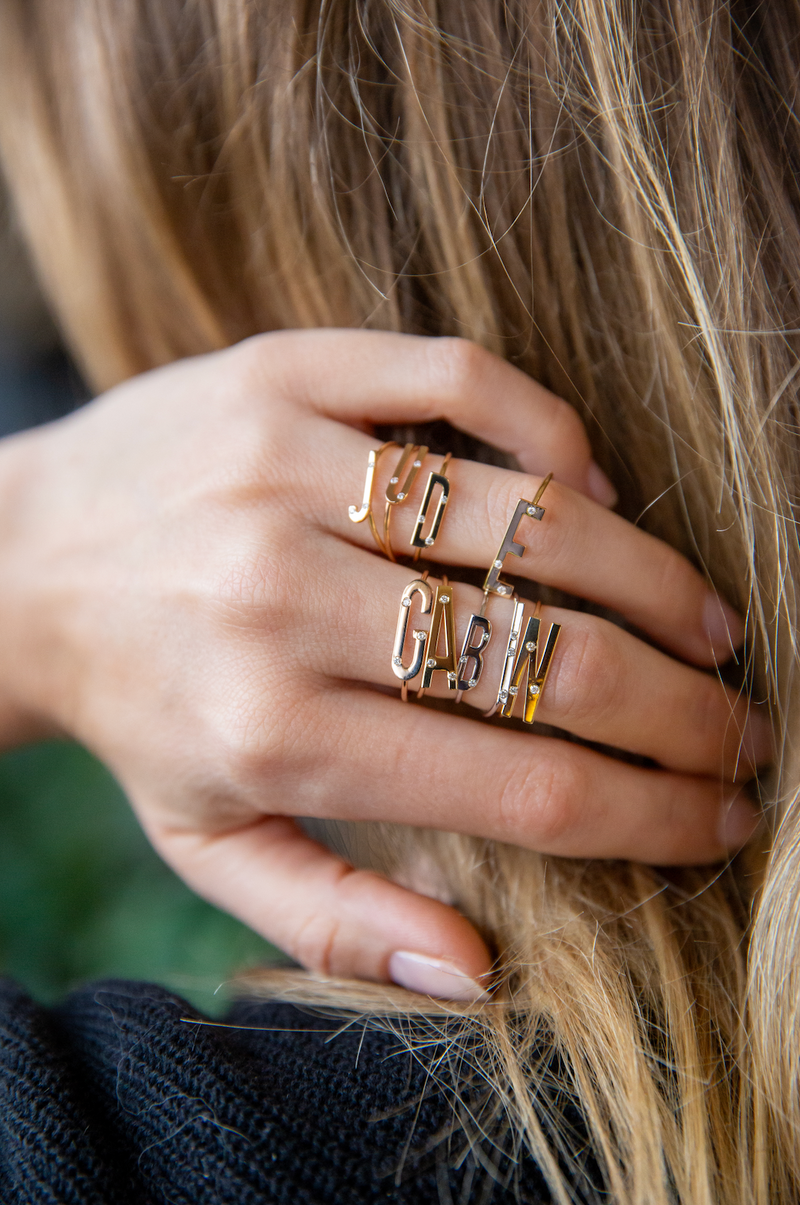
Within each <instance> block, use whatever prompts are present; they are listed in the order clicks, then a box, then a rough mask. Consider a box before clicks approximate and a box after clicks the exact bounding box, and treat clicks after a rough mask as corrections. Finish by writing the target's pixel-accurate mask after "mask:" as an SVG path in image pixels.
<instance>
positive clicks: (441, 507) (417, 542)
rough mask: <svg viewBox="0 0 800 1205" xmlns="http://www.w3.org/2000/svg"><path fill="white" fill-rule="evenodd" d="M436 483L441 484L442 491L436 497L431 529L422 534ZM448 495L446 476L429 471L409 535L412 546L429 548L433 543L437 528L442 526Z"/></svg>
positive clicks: (448, 483)
mask: <svg viewBox="0 0 800 1205" xmlns="http://www.w3.org/2000/svg"><path fill="white" fill-rule="evenodd" d="M437 485H438V486H441V490H442V492H441V494H440V495H439V497H438V499H437V502H436V510H435V511H434V512H433V520H432V521H431V529H430V531H429V532H428V534H427V536H423V534H422V528H423V527H424V526H425V520H426V519H427V517H428V510H429V509H430V505H431V499H432V497H433V491H434V489H435V488H436V486H437ZM449 497H450V482H449V480H448V479H447V477H443V476H442V474H441V473H431V474H430V476H429V477H428V481H427V484H426V486H425V493H424V495H423V498H422V505H421V506H420V508H419V514H418V515H417V522H416V526H415V527H414V534H413V535H412V537H411V547H412V548H430V547H431V546H432V545H433V544H434V543H435V541H436V537H437V536H438V534H439V528H440V527H441V526H442V519H443V518H444V512H445V507H446V506H447V501H448V498H449Z"/></svg>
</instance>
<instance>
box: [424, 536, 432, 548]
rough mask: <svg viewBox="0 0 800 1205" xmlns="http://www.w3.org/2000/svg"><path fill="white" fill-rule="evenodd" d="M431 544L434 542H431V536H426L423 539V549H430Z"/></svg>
mask: <svg viewBox="0 0 800 1205" xmlns="http://www.w3.org/2000/svg"><path fill="white" fill-rule="evenodd" d="M433 542H434V540H433V536H426V537H425V547H426V548H430V547H431V545H432V544H433Z"/></svg>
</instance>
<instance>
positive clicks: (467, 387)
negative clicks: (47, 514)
mask: <svg viewBox="0 0 800 1205" xmlns="http://www.w3.org/2000/svg"><path fill="white" fill-rule="evenodd" d="M431 354H432V364H431V369H432V374H433V378H434V386H435V388H437V391H438V392H440V393H441V394H442V395H443V396H446V397H459V396H460V395H462V394H464V393H466V392H467V391H473V390H474V389H475V387H476V382H477V381H480V379H481V378H482V377H483V376H484V374H485V373H486V371H487V369H488V366H489V364H490V363H491V361H492V354H491V352H488V351H487V350H486V349H485V348H483V347H481V346H480V344H478V343H471V342H470V341H469V340H468V339H459V338H457V337H455V336H444V337H443V338H439V339H434V340H432V341H431Z"/></svg>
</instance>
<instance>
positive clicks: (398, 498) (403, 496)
mask: <svg viewBox="0 0 800 1205" xmlns="http://www.w3.org/2000/svg"><path fill="white" fill-rule="evenodd" d="M404 498H405V494H398V495H397V501H398V502H402V501H403V499H404Z"/></svg>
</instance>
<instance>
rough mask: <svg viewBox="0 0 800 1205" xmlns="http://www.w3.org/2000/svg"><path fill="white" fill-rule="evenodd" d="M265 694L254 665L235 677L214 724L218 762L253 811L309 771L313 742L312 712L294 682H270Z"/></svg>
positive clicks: (315, 743) (313, 720) (278, 680)
mask: <svg viewBox="0 0 800 1205" xmlns="http://www.w3.org/2000/svg"><path fill="white" fill-rule="evenodd" d="M268 693H269V698H268V697H267V692H265V690H264V684H263V680H262V675H261V673H260V670H259V667H258V666H257V665H254V666H253V668H252V669H251V670H249V672H248V673H247V674H241V673H240V674H239V675H237V677H236V678H235V681H234V683H233V685H232V687H231V689H230V691H229V695H230V698H229V700H228V701H227V702H225V701H224V702H223V703H222V704H221V706H220V707H219V709H218V713H217V716H216V722H215V724H214V727H215V730H216V741H217V746H218V761H219V763H220V765H221V766H223V767H224V772H225V775H226V778H227V779H229V780H230V781H231V782H232V783H234V784H235V786H236V787H237V789H239V790H241V791H244V792H245V793H246V794H247V796H248V798H250V800H251V802H252V803H253V804H255V805H257V806H259V807H261V806H263V805H264V803H265V801H266V800H267V799H268V798H269V797H272V796H276V795H277V794H278V793H279V792H280V788H281V784H282V782H284V781H285V780H286V778H287V777H293V776H298V780H300V781H302V778H301V777H300V776H302V774H303V773H306V774H307V773H308V772H309V769H310V767H309V766H308V765H307V762H308V753H307V751H308V750H309V749H315V748H316V747H317V743H318V742H317V741H315V734H314V728H315V718H314V714H313V711H312V709H311V708H310V707H309V701H308V699H307V697H306V694H305V692H303V691H299V690H298V688H297V683H296V681H293V682H291V681H290V680H289V679H288V678H287V680H286V682H285V683H283V682H282V681H281V680H280V679H279V678H273V679H272V680H271V681H270V684H269V692H268ZM270 699H272V700H273V701H272V702H270ZM276 699H279V700H280V705H278V704H277V703H276V702H275V701H274V700H276ZM234 700H235V701H234ZM317 735H318V734H317ZM309 742H310V743H309ZM281 810H283V808H281Z"/></svg>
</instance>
